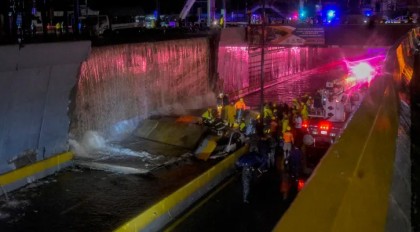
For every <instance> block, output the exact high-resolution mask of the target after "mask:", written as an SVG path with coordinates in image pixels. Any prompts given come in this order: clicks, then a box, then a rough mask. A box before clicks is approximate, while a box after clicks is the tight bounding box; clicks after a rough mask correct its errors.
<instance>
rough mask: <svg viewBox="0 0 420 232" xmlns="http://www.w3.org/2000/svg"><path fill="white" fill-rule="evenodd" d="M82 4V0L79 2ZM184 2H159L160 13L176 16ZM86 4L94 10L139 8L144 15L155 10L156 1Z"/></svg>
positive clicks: (117, 0) (92, 1) (91, 0)
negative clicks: (142, 10)
mask: <svg viewBox="0 0 420 232" xmlns="http://www.w3.org/2000/svg"><path fill="white" fill-rule="evenodd" d="M80 1H81V2H83V0H80ZM184 3H185V0H159V5H160V11H161V12H162V13H166V14H171V13H175V14H178V13H180V12H181V10H182V7H183V6H184ZM88 4H89V5H92V6H94V7H95V8H99V9H100V8H109V7H112V8H115V7H141V8H143V9H144V11H145V13H152V12H153V11H154V10H155V9H156V5H157V4H156V0H114V1H103V0H88Z"/></svg>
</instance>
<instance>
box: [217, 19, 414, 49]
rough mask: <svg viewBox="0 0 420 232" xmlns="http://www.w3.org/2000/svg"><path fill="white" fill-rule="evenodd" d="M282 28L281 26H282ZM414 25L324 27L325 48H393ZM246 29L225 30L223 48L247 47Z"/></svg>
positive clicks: (222, 38)
mask: <svg viewBox="0 0 420 232" xmlns="http://www.w3.org/2000/svg"><path fill="white" fill-rule="evenodd" d="M280 26H281V25H280ZM415 26H416V25H414V24H398V25H388V24H378V25H375V26H374V27H368V26H367V25H345V24H343V25H328V26H324V31H325V46H334V45H337V46H359V47H360V46H392V45H393V44H394V43H395V42H396V41H397V40H398V39H399V38H401V37H402V36H404V35H405V34H406V33H407V32H408V31H409V30H410V29H411V28H413V27H415ZM245 29H246V28H245V27H235V28H226V29H223V31H222V35H221V40H220V45H221V46H246V45H247V42H246V33H245Z"/></svg>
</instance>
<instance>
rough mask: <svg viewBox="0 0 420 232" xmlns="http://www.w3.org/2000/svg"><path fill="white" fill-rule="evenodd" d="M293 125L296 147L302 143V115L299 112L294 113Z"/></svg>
mask: <svg viewBox="0 0 420 232" xmlns="http://www.w3.org/2000/svg"><path fill="white" fill-rule="evenodd" d="M293 121H294V126H295V136H294V138H295V144H296V146H298V147H301V145H302V143H303V131H302V117H301V116H300V114H299V113H297V114H295V116H294V118H293Z"/></svg>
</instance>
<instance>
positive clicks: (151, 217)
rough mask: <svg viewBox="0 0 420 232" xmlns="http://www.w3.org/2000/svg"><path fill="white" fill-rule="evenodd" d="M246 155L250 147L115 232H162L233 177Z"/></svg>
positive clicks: (222, 162) (214, 167)
mask: <svg viewBox="0 0 420 232" xmlns="http://www.w3.org/2000/svg"><path fill="white" fill-rule="evenodd" d="M247 151H248V147H247V146H245V147H242V148H241V149H239V150H238V151H236V152H235V153H233V154H231V155H229V156H228V157H226V158H225V159H224V160H222V161H220V162H219V163H218V164H217V165H215V166H213V167H212V168H211V169H209V170H208V171H206V172H205V173H203V174H201V175H200V176H198V177H197V178H195V179H194V180H192V181H191V182H189V183H188V184H186V185H184V186H183V187H181V188H180V189H178V190H177V191H175V192H174V193H172V194H171V195H169V196H167V197H165V198H164V199H162V200H161V201H159V202H157V203H156V204H154V205H153V206H151V207H150V208H149V209H147V210H145V211H144V212H141V213H140V214H139V215H138V216H136V217H134V218H133V219H131V220H130V221H128V222H126V223H124V224H123V225H121V226H120V227H118V228H117V229H116V230H115V232H123V231H160V230H162V229H163V228H164V226H165V225H166V224H168V223H169V222H170V221H171V220H173V218H175V217H176V216H178V215H179V214H181V213H182V212H183V211H184V210H185V209H186V208H187V207H189V206H191V205H192V204H193V203H194V202H195V201H197V200H198V199H199V198H200V197H202V196H203V195H204V194H206V193H207V192H209V191H210V190H211V189H213V188H214V187H215V186H216V185H217V184H219V183H220V182H221V181H223V180H224V179H225V178H226V177H227V176H228V175H230V174H231V173H232V172H233V170H234V168H235V162H236V160H237V159H238V158H239V157H240V156H241V155H243V154H245V152H247Z"/></svg>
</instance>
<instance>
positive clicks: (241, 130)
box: [239, 119, 247, 133]
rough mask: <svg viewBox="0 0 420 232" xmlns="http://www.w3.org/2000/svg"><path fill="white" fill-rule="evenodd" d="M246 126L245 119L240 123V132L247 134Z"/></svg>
mask: <svg viewBox="0 0 420 232" xmlns="http://www.w3.org/2000/svg"><path fill="white" fill-rule="evenodd" d="M246 126H247V125H246V123H245V119H241V122H240V123H239V131H240V132H242V133H245V129H246Z"/></svg>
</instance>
